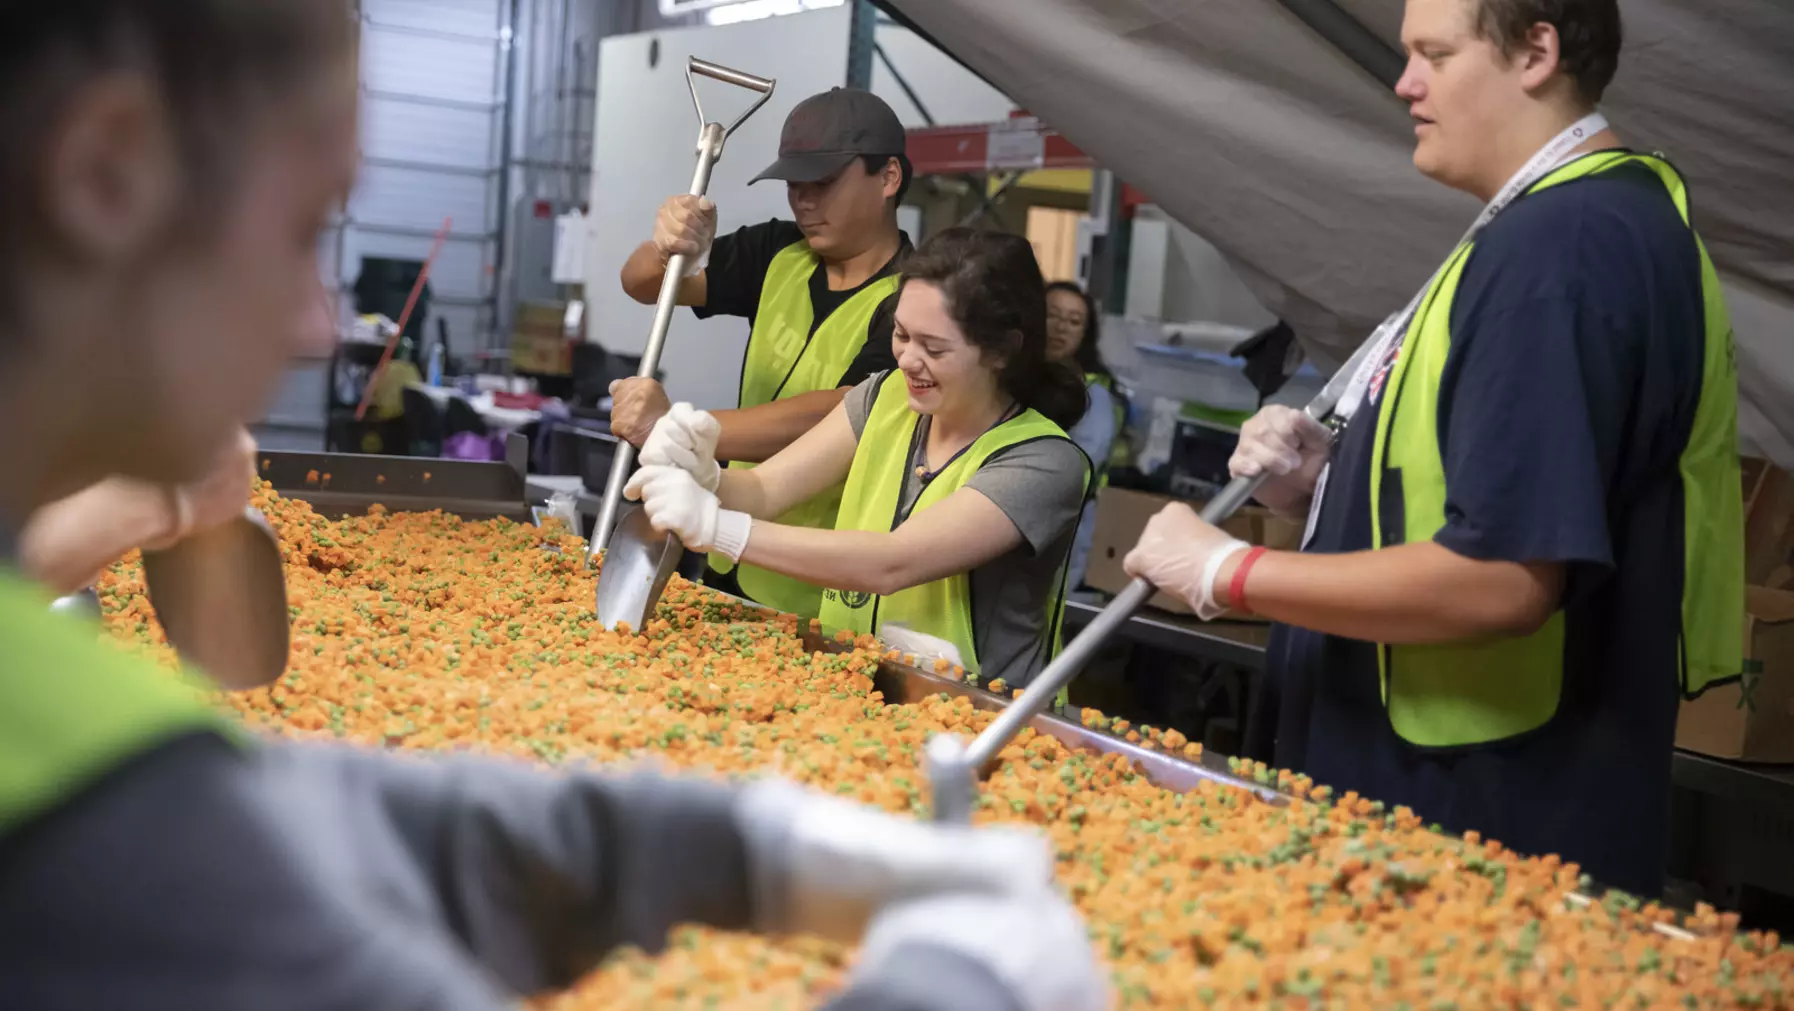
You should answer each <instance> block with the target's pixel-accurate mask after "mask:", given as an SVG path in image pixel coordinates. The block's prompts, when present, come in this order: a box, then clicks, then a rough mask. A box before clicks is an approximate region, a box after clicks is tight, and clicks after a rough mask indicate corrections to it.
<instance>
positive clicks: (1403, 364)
mask: <svg viewBox="0 0 1794 1011" xmlns="http://www.w3.org/2000/svg"><path fill="white" fill-rule="evenodd" d="M1402 41H1403V45H1404V48H1405V49H1406V50H1407V52H1408V57H1409V62H1408V67H1407V70H1406V72H1405V73H1404V74H1403V76H1402V79H1401V81H1400V82H1399V83H1398V84H1397V86H1396V92H1397V94H1398V95H1400V96H1401V97H1402V98H1403V99H1404V100H1406V101H1407V102H1408V103H1409V106H1410V109H1411V112H1412V114H1413V117H1414V120H1415V134H1416V148H1415V154H1414V161H1415V164H1416V166H1417V167H1418V168H1420V170H1421V171H1422V172H1424V173H1425V174H1426V175H1428V176H1429V177H1431V178H1434V179H1436V180H1438V181H1440V182H1443V183H1446V184H1447V185H1450V186H1453V187H1455V188H1458V189H1461V190H1465V191H1467V192H1470V193H1472V194H1475V195H1476V196H1478V197H1479V198H1481V199H1483V200H1485V201H1489V202H1490V210H1491V211H1493V216H1492V217H1491V216H1490V215H1489V213H1488V212H1485V215H1484V217H1483V218H1480V219H1479V222H1481V223H1482V227H1481V228H1480V230H1477V231H1475V232H1473V234H1472V236H1471V237H1469V238H1467V240H1466V242H1465V243H1463V244H1461V245H1460V246H1459V247H1458V249H1457V250H1456V251H1455V252H1454V253H1453V254H1452V256H1451V257H1450V258H1449V259H1448V260H1447V262H1446V264H1444V265H1443V266H1442V267H1441V269H1440V271H1439V274H1438V275H1437V276H1436V277H1435V278H1434V280H1433V282H1432V283H1431V284H1430V285H1429V286H1428V288H1427V290H1426V291H1425V292H1424V294H1423V296H1422V297H1420V298H1418V299H1417V302H1416V305H1415V306H1414V307H1413V309H1411V310H1410V314H1409V315H1405V316H1400V315H1398V317H1397V318H1396V319H1394V320H1392V322H1391V324H1388V325H1386V326H1385V327H1384V328H1382V329H1379V331H1378V333H1377V334H1376V335H1374V336H1373V337H1372V341H1373V344H1372V349H1371V351H1370V353H1369V357H1368V358H1367V359H1366V361H1365V363H1364V366H1363V369H1362V370H1361V371H1360V372H1359V373H1357V374H1356V379H1357V381H1356V382H1354V384H1353V388H1351V389H1350V390H1348V392H1347V394H1346V397H1345V398H1344V400H1343V401H1342V403H1341V406H1340V409H1339V410H1340V413H1341V414H1342V415H1344V414H1349V415H1350V417H1349V420H1347V422H1346V424H1345V427H1344V429H1343V431H1342V432H1341V433H1340V434H1339V435H1338V437H1337V439H1334V438H1333V437H1332V436H1331V435H1330V433H1329V432H1328V431H1327V430H1326V429H1325V428H1323V427H1322V426H1320V425H1319V424H1317V423H1316V422H1314V421H1313V420H1312V419H1310V418H1308V417H1307V416H1306V415H1304V414H1303V413H1301V412H1299V411H1295V410H1291V409H1288V408H1267V409H1266V410H1265V411H1263V412H1261V413H1260V414H1259V415H1258V416H1256V417H1254V418H1253V419H1252V420H1251V421H1250V422H1248V424H1247V425H1246V426H1244V428H1243V430H1242V434H1241V440H1240V447H1239V450H1238V451H1237V453H1236V455H1235V457H1234V461H1233V466H1232V470H1233V473H1234V474H1235V475H1236V476H1258V475H1264V476H1265V478H1266V480H1265V482H1264V484H1263V485H1262V486H1261V487H1260V490H1259V492H1258V497H1259V499H1260V500H1261V501H1262V502H1264V503H1265V504H1266V505H1268V506H1270V507H1271V508H1273V509H1276V510H1278V511H1280V512H1285V513H1289V514H1294V515H1302V514H1304V513H1306V514H1307V515H1308V517H1309V532H1308V539H1307V543H1306V546H1305V550H1304V551H1303V552H1302V553H1294V552H1277V553H1269V554H1266V553H1264V552H1263V551H1262V549H1250V550H1249V549H1247V548H1246V546H1245V545H1242V544H1240V543H1238V542H1236V541H1233V540H1232V539H1231V538H1229V537H1228V536H1227V535H1226V534H1224V533H1221V532H1220V531H1219V530H1217V529H1215V528H1214V527H1212V526H1210V525H1208V524H1206V523H1204V522H1202V520H1200V519H1199V518H1197V517H1196V515H1195V513H1193V512H1192V511H1191V510H1190V509H1188V508H1187V507H1183V506H1173V507H1169V508H1167V509H1166V510H1165V511H1164V512H1163V513H1161V514H1160V515H1159V516H1158V517H1155V519H1154V520H1153V522H1152V523H1151V524H1150V525H1149V526H1148V527H1147V530H1146V532H1145V533H1144V534H1143V536H1142V539H1141V542H1140V545H1139V546H1138V547H1137V548H1136V549H1135V551H1134V552H1133V553H1132V554H1130V556H1129V558H1128V568H1129V570H1130V571H1131V572H1133V573H1134V574H1136V575H1140V576H1144V577H1146V578H1147V579H1149V580H1151V581H1152V582H1154V583H1155V584H1156V585H1158V586H1160V587H1161V588H1164V589H1168V590H1172V591H1174V592H1178V593H1180V594H1181V595H1183V596H1184V597H1185V598H1186V599H1188V600H1189V601H1190V602H1191V605H1192V606H1193V607H1194V608H1196V610H1197V611H1198V612H1199V613H1201V614H1204V615H1205V616H1213V615H1214V614H1218V613H1220V612H1221V611H1222V610H1224V609H1226V608H1229V607H1231V608H1232V609H1234V610H1250V611H1252V612H1256V613H1259V614H1262V615H1265V616H1267V617H1270V618H1272V619H1273V620H1275V621H1277V622H1278V623H1279V624H1278V625H1277V626H1276V628H1275V631H1274V634H1273V636H1272V641H1271V645H1270V651H1269V656H1268V669H1269V673H1270V676H1269V678H1268V679H1267V681H1268V683H1267V685H1266V688H1265V691H1266V693H1267V695H1266V701H1267V702H1268V703H1270V704H1269V705H1267V706H1265V707H1263V709H1264V711H1265V712H1266V713H1268V714H1271V715H1270V716H1269V717H1268V720H1267V723H1268V724H1269V726H1268V729H1270V730H1271V731H1272V732H1274V735H1275V736H1274V743H1275V752H1274V753H1275V760H1276V762H1277V763H1278V764H1279V765H1283V766H1286V767H1290V768H1295V769H1300V770H1303V771H1305V772H1307V773H1309V774H1310V775H1312V776H1313V777H1314V778H1315V779H1316V780H1318V781H1320V782H1325V783H1329V784H1331V785H1333V786H1334V787H1336V788H1339V789H1353V790H1357V791H1359V792H1360V793H1363V794H1365V795H1367V796H1371V797H1374V798H1377V799H1381V800H1384V801H1387V802H1390V803H1393V804H1404V805H1407V806H1409V807H1412V808H1413V809H1414V810H1415V811H1416V812H1417V813H1419V814H1420V815H1421V816H1422V817H1423V818H1425V819H1426V820H1428V821H1436V822H1440V823H1442V824H1443V825H1444V826H1445V827H1446V828H1448V829H1451V830H1454V831H1464V830H1470V829H1475V830H1479V831H1481V832H1482V833H1483V834H1484V835H1485V836H1488V837H1492V838H1496V839H1499V840H1500V841H1501V842H1503V843H1504V844H1506V845H1508V846H1511V847H1513V848H1514V849H1516V850H1519V851H1521V852H1524V853H1536V854H1543V853H1547V852H1555V853H1558V854H1560V855H1562V856H1563V857H1564V859H1566V860H1572V861H1577V862H1579V863H1581V864H1582V866H1583V868H1584V869H1585V870H1587V871H1588V872H1590V873H1592V874H1594V875H1595V876H1596V877H1597V878H1598V879H1600V880H1601V881H1602V882H1603V883H1605V884H1609V885H1613V886H1617V887H1622V888H1627V889H1631V890H1634V891H1639V892H1644V893H1654V892H1656V891H1658V890H1659V889H1660V888H1661V884H1662V876H1663V865H1664V861H1665V853H1666V849H1667V814H1668V798H1669V772H1670V762H1671V757H1672V743H1673V740H1674V729H1675V717H1676V710H1677V700H1678V697H1679V695H1680V694H1681V693H1682V692H1693V691H1698V690H1699V689H1700V688H1701V687H1703V686H1704V685H1706V684H1710V683H1712V682H1713V681H1715V680H1718V679H1721V678H1724V677H1727V676H1730V675H1735V674H1736V673H1737V671H1738V666H1739V659H1738V651H1739V648H1740V643H1739V629H1740V627H1741V612H1742V593H1743V591H1742V579H1741V565H1742V561H1741V559H1742V533H1741V523H1740V521H1739V514H1740V511H1741V507H1740V504H1739V501H1738V499H1739V481H1738V476H1737V449H1736V438H1737V437H1736V396H1737V394H1736V385H1737V384H1736V374H1735V366H1734V365H1733V363H1732V359H1731V355H1730V347H1731V332H1730V328H1729V324H1728V323H1726V317H1725V311H1724V305H1723V302H1722V301H1721V300H1720V298H1719V292H1718V290H1717V283H1716V281H1715V280H1714V279H1713V275H1712V272H1711V265H1710V263H1709V262H1708V261H1707V260H1706V257H1705V253H1704V252H1703V250H1702V249H1701V246H1700V244H1699V241H1698V239H1697V238H1696V236H1695V234H1694V232H1693V231H1692V230H1691V228H1690V226H1689V224H1688V221H1687V216H1686V192H1685V188H1684V187H1683V186H1682V183H1681V179H1680V177H1679V175H1677V174H1676V173H1675V171H1674V169H1673V168H1672V167H1670V166H1669V165H1668V164H1667V163H1665V162H1663V161H1662V160H1661V159H1657V158H1648V157H1639V156H1635V155H1632V154H1631V153H1630V152H1627V151H1626V150H1625V149H1624V148H1622V147H1621V145H1620V141H1619V139H1618V138H1617V137H1615V136H1614V134H1613V133H1612V131H1611V130H1608V129H1607V128H1606V124H1605V121H1604V120H1602V119H1600V118H1599V116H1598V115H1597V114H1595V103H1596V101H1597V100H1598V99H1599V97H1600V95H1601V92H1602V90H1603V89H1604V88H1605V86H1606V85H1607V83H1608V81H1609V80H1611V78H1612V76H1613V72H1614V69H1615V67H1616V65H1617V62H1618V53H1619V45H1620V24H1619V13H1618V10H1617V7H1616V4H1615V0H1559V2H1552V3H1547V2H1544V0H1500V2H1497V0H1409V2H1408V5H1407V12H1406V17H1405V19H1404V22H1403V26H1402Z"/></svg>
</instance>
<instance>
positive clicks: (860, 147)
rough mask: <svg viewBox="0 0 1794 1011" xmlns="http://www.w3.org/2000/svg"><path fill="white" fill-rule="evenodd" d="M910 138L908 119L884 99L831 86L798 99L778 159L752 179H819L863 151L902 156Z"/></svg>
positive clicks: (786, 118)
mask: <svg viewBox="0 0 1794 1011" xmlns="http://www.w3.org/2000/svg"><path fill="white" fill-rule="evenodd" d="M905 140H906V134H905V132H904V129H903V123H902V122H900V121H899V120H898V119H897V114H896V113H894V112H892V111H891V107H890V106H888V105H886V104H885V101H884V99H882V98H879V97H878V96H877V95H874V94H873V93H872V92H870V91H861V90H860V89H858V88H831V89H830V90H828V91H825V92H823V93H822V94H820V95H811V96H810V97H809V98H806V99H804V100H803V101H801V102H799V103H797V108H795V109H792V110H791V115H789V116H786V117H785V128H784V130H783V131H782V132H780V134H779V160H778V161H775V162H773V163H772V164H771V165H770V166H768V167H767V169H766V171H764V172H762V173H760V174H759V175H757V176H755V177H754V178H753V179H752V180H750V181H749V182H750V185H751V184H752V183H757V182H759V181H760V180H762V179H778V180H780V181H782V182H788V183H813V182H820V181H822V180H824V179H827V178H828V177H829V176H832V175H834V174H835V173H836V172H839V171H841V170H842V169H844V168H846V167H847V163H848V162H850V161H853V160H854V159H855V158H859V157H861V156H863V155H869V154H870V155H891V156H895V155H900V154H902V153H903V151H904V141H905Z"/></svg>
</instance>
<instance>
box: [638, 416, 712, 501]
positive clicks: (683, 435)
mask: <svg viewBox="0 0 1794 1011" xmlns="http://www.w3.org/2000/svg"><path fill="white" fill-rule="evenodd" d="M722 431H723V426H722V425H720V424H718V423H717V420H716V416H715V415H713V414H711V413H710V412H709V411H700V410H698V409H697V408H695V407H693V406H691V405H690V404H687V403H685V402H683V401H681V402H680V403H677V404H674V405H673V406H672V409H671V410H669V411H667V413H666V414H665V415H664V416H663V417H662V418H661V419H660V420H659V421H656V422H655V423H654V430H653V431H652V432H649V433H648V441H647V442H644V443H643V444H642V455H641V460H642V465H643V466H644V467H678V468H679V469H680V470H683V471H685V472H686V473H687V474H690V475H691V476H692V477H693V478H696V479H697V482H698V484H700V485H702V486H703V488H704V490H705V491H715V490H716V486H717V484H718V483H719V482H720V481H721V480H722V468H721V467H719V466H717V463H716V440H717V437H718V436H720V435H722Z"/></svg>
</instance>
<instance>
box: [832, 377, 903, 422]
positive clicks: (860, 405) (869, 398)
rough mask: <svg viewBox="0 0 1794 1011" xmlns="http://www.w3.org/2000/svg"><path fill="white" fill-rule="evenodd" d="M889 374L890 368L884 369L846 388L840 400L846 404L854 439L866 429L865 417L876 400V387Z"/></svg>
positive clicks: (868, 414) (869, 413)
mask: <svg viewBox="0 0 1794 1011" xmlns="http://www.w3.org/2000/svg"><path fill="white" fill-rule="evenodd" d="M890 374H891V372H890V370H889V369H886V370H885V371H883V372H879V373H875V374H873V375H871V376H868V377H867V378H866V379H864V380H862V381H861V382H860V383H859V384H858V385H856V386H855V387H854V388H853V389H851V390H848V391H847V396H846V397H845V398H843V399H842V401H841V402H842V403H843V404H846V405H847V423H848V424H850V425H852V426H853V437H854V438H855V439H856V440H857V439H858V438H859V437H860V433H861V432H864V431H865V430H866V419H867V418H870V417H872V405H873V403H874V402H875V401H877V400H878V388H879V386H880V385H882V384H883V383H884V381H885V377H886V376H888V375H890Z"/></svg>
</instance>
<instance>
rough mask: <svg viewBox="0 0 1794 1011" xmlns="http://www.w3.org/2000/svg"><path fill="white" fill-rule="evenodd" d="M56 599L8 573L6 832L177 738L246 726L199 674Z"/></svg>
mask: <svg viewBox="0 0 1794 1011" xmlns="http://www.w3.org/2000/svg"><path fill="white" fill-rule="evenodd" d="M49 603H50V601H49V597H48V596H47V595H45V594H44V593H43V591H42V590H40V589H39V588H38V587H36V586H33V585H31V584H29V583H26V582H24V581H22V580H20V579H19V578H18V577H16V576H14V575H11V574H9V573H3V572H0V838H5V837H6V836H8V835H11V834H12V833H13V832H15V831H17V830H18V829H19V828H20V827H22V826H24V825H26V824H28V823H30V822H32V821H34V820H36V819H37V818H39V817H41V816H42V815H45V814H47V813H49V812H50V811H52V810H54V809H55V808H57V807H59V806H60V805H61V804H62V803H64V802H65V801H67V800H68V799H69V798H71V797H72V796H74V795H75V794H77V793H79V792H80V791H81V790H83V789H85V788H86V787H88V786H90V785H92V784H93V783H95V782H97V781H98V780H99V779H100V778H101V777H102V776H104V775H106V774H107V773H108V772H110V771H112V770H113V769H116V768H118V767H119V766H121V765H123V764H125V763H126V762H129V761H130V760H131V759H132V758H134V757H136V756H137V755H140V754H143V753H144V752H147V751H150V750H152V749H153V748H155V747H156V746H158V745H160V744H162V743H164V742H166V741H169V740H172V739H173V738H175V737H178V736H181V735H183V734H187V733H192V732H194V731H201V730H210V731H215V732H217V733H219V734H221V735H223V736H225V737H227V738H230V739H233V740H236V739H239V735H240V731H239V730H238V728H236V727H235V725H234V724H232V723H231V722H230V721H229V720H227V719H226V718H225V717H224V716H223V715H222V714H221V713H219V712H217V711H215V710H213V709H212V708H211V707H209V706H207V705H206V704H205V702H204V700H203V698H202V695H201V692H202V691H203V689H202V688H200V687H199V686H198V684H197V682H196V683H195V684H194V685H192V686H189V685H185V684H182V683H181V682H179V681H177V680H176V679H175V678H174V677H172V676H170V675H168V674H166V673H164V672H162V671H159V670H157V669H155V668H154V667H153V666H151V665H150V664H149V663H148V662H147V661H144V660H142V659H140V658H138V657H134V656H131V655H130V654H128V653H125V652H124V651H122V650H119V649H116V648H114V647H111V646H108V645H106V644H105V643H103V642H101V641H99V638H98V636H99V634H100V633H99V629H98V627H97V626H95V625H93V624H92V623H91V622H88V621H85V620H83V619H80V618H74V617H67V616H62V615H53V614H50V613H48V612H47V610H46V609H47V608H48V606H49Z"/></svg>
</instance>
